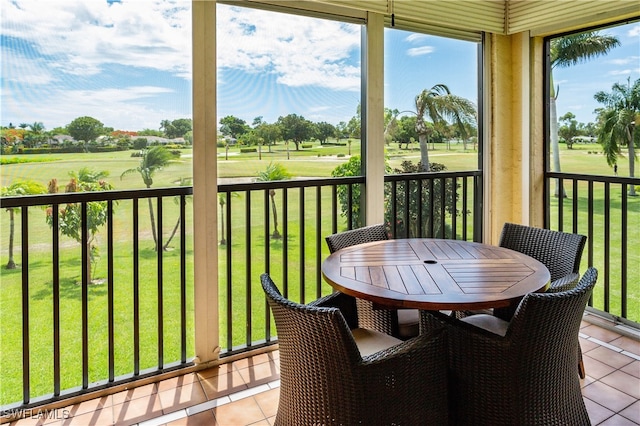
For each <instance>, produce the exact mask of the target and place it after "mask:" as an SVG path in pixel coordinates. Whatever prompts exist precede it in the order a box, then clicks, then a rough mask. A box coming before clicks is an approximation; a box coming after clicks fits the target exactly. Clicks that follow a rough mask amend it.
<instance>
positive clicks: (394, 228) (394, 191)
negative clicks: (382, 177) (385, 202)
mask: <svg viewBox="0 0 640 426" xmlns="http://www.w3.org/2000/svg"><path fill="white" fill-rule="evenodd" d="M397 197H398V182H397V181H393V182H391V200H390V202H389V204H390V205H391V217H390V218H389V221H390V222H391V223H390V225H391V235H392V236H393V238H400V236H399V235H398V198H397Z"/></svg>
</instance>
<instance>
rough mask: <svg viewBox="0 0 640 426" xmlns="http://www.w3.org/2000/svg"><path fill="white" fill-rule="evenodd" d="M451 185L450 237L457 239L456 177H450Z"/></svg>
mask: <svg viewBox="0 0 640 426" xmlns="http://www.w3.org/2000/svg"><path fill="white" fill-rule="evenodd" d="M451 183H452V185H453V191H451V211H452V213H451V236H450V238H452V239H454V240H455V239H457V235H458V229H457V216H458V215H457V211H458V178H455V177H453V178H451Z"/></svg>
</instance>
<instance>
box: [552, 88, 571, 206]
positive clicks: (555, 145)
mask: <svg viewBox="0 0 640 426" xmlns="http://www.w3.org/2000/svg"><path fill="white" fill-rule="evenodd" d="M552 84H553V83H552ZM551 90H552V91H553V87H552V88H551ZM549 128H550V129H549V133H550V135H549V138H550V140H551V154H552V155H553V161H552V169H551V170H553V171H554V172H560V146H559V142H558V112H557V109H556V97H555V96H554V95H553V94H552V95H551V99H550V102H549ZM555 181H556V189H555V192H554V196H555V197H560V194H562V198H566V197H567V194H566V192H564V187H562V188H561V187H560V186H561V185H560V181H559V180H558V179H556V180H555Z"/></svg>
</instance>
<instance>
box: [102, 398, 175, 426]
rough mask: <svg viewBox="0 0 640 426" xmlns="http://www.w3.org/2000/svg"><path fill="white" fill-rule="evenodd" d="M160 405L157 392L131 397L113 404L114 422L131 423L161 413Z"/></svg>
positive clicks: (151, 417) (157, 415)
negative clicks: (128, 399) (145, 395)
mask: <svg viewBox="0 0 640 426" xmlns="http://www.w3.org/2000/svg"><path fill="white" fill-rule="evenodd" d="M162 414H163V413H162V405H161V404H160V398H159V397H158V394H152V395H149V396H147V397H141V398H136V399H132V400H130V401H127V402H124V403H122V404H117V405H114V406H113V417H114V419H115V422H116V424H122V425H131V424H133V423H139V422H141V421H144V420H149V419H153V418H155V417H160V416H161V415H162Z"/></svg>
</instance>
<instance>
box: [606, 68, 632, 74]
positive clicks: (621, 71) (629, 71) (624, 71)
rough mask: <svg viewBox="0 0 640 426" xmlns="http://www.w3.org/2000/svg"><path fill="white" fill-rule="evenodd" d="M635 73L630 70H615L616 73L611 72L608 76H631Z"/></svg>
mask: <svg viewBox="0 0 640 426" xmlns="http://www.w3.org/2000/svg"><path fill="white" fill-rule="evenodd" d="M632 73H633V70H630V69H626V70H614V71H610V72H609V73H608V74H609V75H630V74H632Z"/></svg>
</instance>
